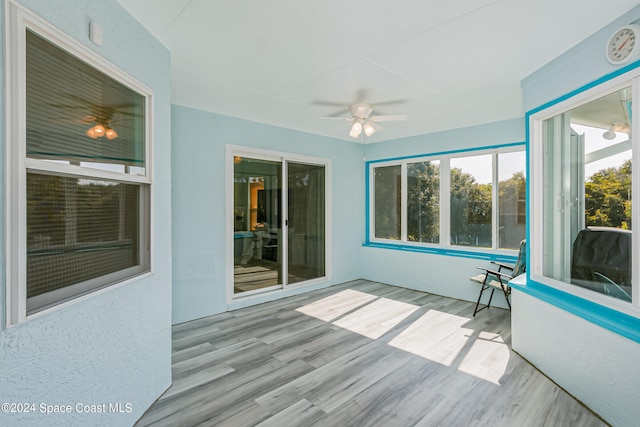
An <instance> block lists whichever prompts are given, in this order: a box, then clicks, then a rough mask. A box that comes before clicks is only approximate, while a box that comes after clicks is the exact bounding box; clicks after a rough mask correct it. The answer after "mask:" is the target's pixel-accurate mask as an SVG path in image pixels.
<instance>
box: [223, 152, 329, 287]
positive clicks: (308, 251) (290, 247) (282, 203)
mask: <svg viewBox="0 0 640 427" xmlns="http://www.w3.org/2000/svg"><path fill="white" fill-rule="evenodd" d="M325 169H326V166H325V165H324V164H313V163H304V162H299V161H289V160H287V159H286V157H284V156H281V157H273V156H261V155H254V154H247V153H240V152H235V153H233V203H232V205H233V206H232V209H233V294H234V295H236V296H239V295H249V294H253V293H257V292H263V291H266V290H273V289H281V288H286V287H287V285H292V284H297V283H302V282H306V281H309V280H314V279H318V278H322V277H325V276H326V188H325V187H326V184H325V182H326V171H325Z"/></svg>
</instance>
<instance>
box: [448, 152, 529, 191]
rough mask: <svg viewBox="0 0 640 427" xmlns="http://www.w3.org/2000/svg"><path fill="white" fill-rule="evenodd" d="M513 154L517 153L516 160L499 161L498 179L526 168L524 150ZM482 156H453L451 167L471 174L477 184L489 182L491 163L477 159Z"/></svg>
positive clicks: (510, 175) (508, 176)
mask: <svg viewBox="0 0 640 427" xmlns="http://www.w3.org/2000/svg"><path fill="white" fill-rule="evenodd" d="M515 154H518V156H517V161H513V162H501V164H500V165H499V174H500V179H508V178H511V177H512V176H513V174H514V173H516V172H521V171H524V170H526V160H527V159H526V155H525V152H524V150H523V151H520V152H516V153H514V156H513V157H516V156H515ZM483 156H486V154H485V155H480V156H470V157H453V158H451V167H456V168H460V169H462V171H463V172H465V173H469V174H471V175H473V177H474V178H475V179H476V182H477V183H478V184H491V181H492V179H491V175H492V170H491V165H490V164H489V165H488V164H487V163H486V162H482V161H478V157H483Z"/></svg>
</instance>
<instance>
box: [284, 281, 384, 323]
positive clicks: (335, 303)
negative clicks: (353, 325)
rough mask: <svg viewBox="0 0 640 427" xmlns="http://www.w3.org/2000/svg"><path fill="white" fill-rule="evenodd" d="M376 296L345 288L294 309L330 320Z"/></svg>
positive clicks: (326, 320)
mask: <svg viewBox="0 0 640 427" xmlns="http://www.w3.org/2000/svg"><path fill="white" fill-rule="evenodd" d="M376 298H378V297H377V296H375V295H371V294H368V293H366V292H360V291H354V290H352V289H347V290H344V291H342V292H338V293H337V294H334V295H331V296H328V297H326V298H322V299H321V300H318V301H315V302H312V303H311V304H307V305H305V306H303V307H300V308H298V309H297V310H296V311H299V312H300V313H303V314H306V315H308V316H312V317H315V318H317V319H320V320H324V321H325V322H330V321H332V320H333V319H337V318H338V317H340V316H342V315H343V314H346V313H348V312H350V311H352V310H355V309H356V308H358V307H360V306H362V305H365V304H366V303H368V302H369V301H372V300H374V299H376Z"/></svg>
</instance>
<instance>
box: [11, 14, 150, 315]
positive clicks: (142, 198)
mask: <svg viewBox="0 0 640 427" xmlns="http://www.w3.org/2000/svg"><path fill="white" fill-rule="evenodd" d="M7 5H8V7H7V10H6V19H5V26H6V39H5V52H6V55H5V90H6V92H5V95H6V96H5V124H6V127H5V140H6V141H7V143H6V144H5V171H6V173H5V177H6V181H5V206H6V209H5V212H6V215H5V230H6V238H5V247H6V252H5V254H6V264H5V265H6V276H5V277H6V304H5V306H6V325H7V326H8V327H10V326H14V325H17V324H20V323H23V322H25V321H27V320H30V319H32V318H36V317H40V316H43V315H46V314H48V313H50V312H52V311H57V310H59V309H62V308H64V307H67V306H68V305H71V304H76V303H79V302H81V301H84V300H86V299H88V298H91V297H93V296H95V295H99V294H101V293H103V292H106V291H108V290H111V289H114V288H115V287H119V286H123V285H125V284H127V283H129V282H131V281H134V280H138V279H140V278H141V277H145V276H147V275H150V274H152V273H153V251H152V248H153V232H152V230H153V204H154V202H153V186H152V185H153V184H152V182H153V179H152V177H153V153H152V145H153V144H152V141H153V139H152V128H153V119H152V118H153V111H152V105H153V92H152V90H151V89H149V88H148V87H147V86H145V85H144V84H142V83H140V82H139V81H137V80H136V79H135V78H133V77H132V76H130V75H129V74H127V73H126V72H124V71H122V70H121V69H119V68H117V67H116V66H114V65H113V64H111V63H109V62H108V61H107V60H105V59H104V58H103V57H101V56H100V55H98V54H97V53H95V52H94V51H92V50H91V49H89V48H87V47H86V46H84V45H82V44H81V43H79V42H78V41H76V40H74V39H73V38H72V37H70V36H68V35H67V34H65V33H64V32H62V31H61V30H59V29H57V28H56V27H54V26H52V25H51V24H49V23H48V22H46V21H44V20H43V19H41V18H40V17H39V16H37V15H35V14H34V13H33V12H31V11H30V10H28V9H26V8H24V7H23V6H21V5H18V4H15V3H13V2H8V3H7ZM27 30H29V31H31V32H33V33H34V34H36V35H38V36H40V37H42V38H43V39H45V40H46V41H48V42H49V43H51V44H53V45H55V46H57V47H58V48H60V49H61V50H63V51H64V52H65V53H67V54H69V55H71V56H74V57H76V58H77V59H78V60H80V61H83V62H85V63H86V64H88V65H90V66H92V67H94V68H95V69H97V70H98V71H100V72H101V73H102V74H104V75H106V76H108V77H109V78H111V79H113V80H115V81H117V82H119V83H120V84H123V85H124V86H127V87H128V88H130V89H131V90H132V91H135V92H137V93H138V94H140V95H142V96H143V97H144V100H145V106H144V110H145V118H144V126H145V133H144V138H145V147H144V156H145V174H144V175H134V174H124V173H119V172H112V171H107V170H100V169H95V168H90V167H85V166H79V165H70V164H69V165H67V164H60V163H54V162H50V161H46V160H40V159H35V158H27V155H26V113H25V112H26V102H27V100H26V32H27ZM27 173H41V174H45V175H51V176H61V177H71V178H88V179H102V180H110V181H117V182H122V183H126V184H132V185H137V186H138V187H139V202H140V203H139V224H140V227H139V228H140V229H139V233H138V239H139V243H140V244H139V251H140V252H139V259H140V264H139V265H138V266H134V267H129V268H127V269H123V270H120V271H117V272H114V273H111V274H108V275H105V276H100V278H93V279H89V280H87V281H84V282H79V283H77V284H73V285H70V286H68V287H65V288H61V289H60V290H58V291H62V292H60V293H58V294H57V295H66V296H63V297H61V298H56V301H53V302H50V303H48V304H46V305H44V306H43V307H40V308H37V309H35V311H34V312H32V313H28V309H27V283H26V274H27V272H26V264H27V263H26V257H27V255H26V254H27V245H26V233H27V232H26V228H27V220H26V210H27V208H26V198H27V185H26V181H27ZM67 288H69V289H67ZM71 288H73V289H74V290H75V292H74V291H72V289H71ZM52 292H56V291H52Z"/></svg>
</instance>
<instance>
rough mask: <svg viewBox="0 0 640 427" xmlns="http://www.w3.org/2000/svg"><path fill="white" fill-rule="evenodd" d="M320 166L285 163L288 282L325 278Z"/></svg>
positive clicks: (323, 208) (322, 174)
mask: <svg viewBox="0 0 640 427" xmlns="http://www.w3.org/2000/svg"><path fill="white" fill-rule="evenodd" d="M324 182H325V176H324V166H316V165H307V164H301V163H292V162H289V163H288V167H287V183H288V189H289V191H288V195H289V197H288V200H287V201H288V210H287V213H288V219H289V220H288V233H287V236H288V244H289V245H288V246H289V247H288V249H289V250H288V255H289V256H288V262H287V267H288V272H289V275H288V279H289V280H288V282H289V283H298V282H303V281H305V280H310V279H315V278H318V277H323V276H324V275H325V200H324V194H325V191H324Z"/></svg>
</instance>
